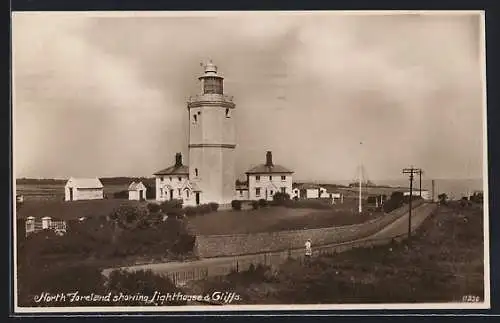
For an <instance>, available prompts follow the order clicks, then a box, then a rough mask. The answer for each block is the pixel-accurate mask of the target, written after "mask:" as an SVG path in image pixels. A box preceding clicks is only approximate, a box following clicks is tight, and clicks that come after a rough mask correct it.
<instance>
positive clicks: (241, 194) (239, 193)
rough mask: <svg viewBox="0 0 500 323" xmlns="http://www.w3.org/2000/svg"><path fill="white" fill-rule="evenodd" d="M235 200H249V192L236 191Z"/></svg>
mask: <svg viewBox="0 0 500 323" xmlns="http://www.w3.org/2000/svg"><path fill="white" fill-rule="evenodd" d="M234 199H235V200H240V201H241V200H248V190H236V192H235V194H234Z"/></svg>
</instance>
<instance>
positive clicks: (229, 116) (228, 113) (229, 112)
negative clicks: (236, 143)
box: [226, 109, 231, 118]
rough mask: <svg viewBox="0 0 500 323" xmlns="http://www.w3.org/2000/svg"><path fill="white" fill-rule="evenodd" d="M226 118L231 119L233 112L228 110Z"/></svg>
mask: <svg viewBox="0 0 500 323" xmlns="http://www.w3.org/2000/svg"><path fill="white" fill-rule="evenodd" d="M226 118H231V111H230V110H229V109H226Z"/></svg>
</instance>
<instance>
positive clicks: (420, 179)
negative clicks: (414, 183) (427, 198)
mask: <svg viewBox="0 0 500 323" xmlns="http://www.w3.org/2000/svg"><path fill="white" fill-rule="evenodd" d="M423 173H424V171H423V170H421V169H417V174H418V176H419V187H418V189H419V191H420V193H419V195H420V197H422V174H423Z"/></svg>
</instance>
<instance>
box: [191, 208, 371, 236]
mask: <svg viewBox="0 0 500 323" xmlns="http://www.w3.org/2000/svg"><path fill="white" fill-rule="evenodd" d="M378 215H380V214H377V213H372V214H363V215H358V214H356V213H352V212H350V211H348V210H345V209H342V208H341V206H339V209H336V208H333V209H330V210H314V209H294V208H286V207H278V206H273V207H266V208H260V209H258V210H245V211H219V212H216V213H209V214H206V215H201V216H193V217H189V218H188V220H187V221H188V226H189V228H190V230H192V232H194V233H196V234H204V235H211V234H235V233H255V232H270V231H282V230H299V229H314V228H322V227H330V226H341V225H349V224H357V223H362V222H365V221H368V220H370V219H373V218H374V217H376V216H378Z"/></svg>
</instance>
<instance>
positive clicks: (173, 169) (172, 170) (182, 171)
mask: <svg viewBox="0 0 500 323" xmlns="http://www.w3.org/2000/svg"><path fill="white" fill-rule="evenodd" d="M153 175H189V167H187V166H184V165H182V166H175V165H174V166H170V167H169V168H165V169H162V170H160V171H157V172H156V173H154V174H153Z"/></svg>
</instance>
